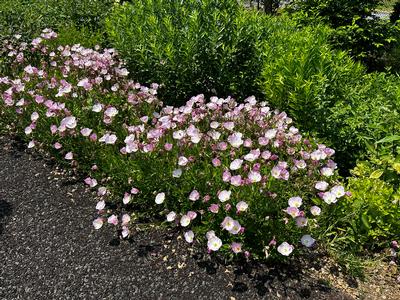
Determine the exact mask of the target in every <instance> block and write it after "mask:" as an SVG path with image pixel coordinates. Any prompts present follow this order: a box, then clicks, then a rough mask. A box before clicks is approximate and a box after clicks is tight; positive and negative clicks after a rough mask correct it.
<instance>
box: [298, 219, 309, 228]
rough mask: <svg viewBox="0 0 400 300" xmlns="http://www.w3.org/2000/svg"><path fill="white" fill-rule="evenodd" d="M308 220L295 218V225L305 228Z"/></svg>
mask: <svg viewBox="0 0 400 300" xmlns="http://www.w3.org/2000/svg"><path fill="white" fill-rule="evenodd" d="M307 223H308V220H307V218H305V217H297V218H296V225H297V227H305V226H307Z"/></svg>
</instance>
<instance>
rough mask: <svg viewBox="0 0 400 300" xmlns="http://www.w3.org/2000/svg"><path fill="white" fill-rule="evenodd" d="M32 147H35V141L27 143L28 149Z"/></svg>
mask: <svg viewBox="0 0 400 300" xmlns="http://www.w3.org/2000/svg"><path fill="white" fill-rule="evenodd" d="M33 147H35V141H30V142H29V143H28V149H32V148H33Z"/></svg>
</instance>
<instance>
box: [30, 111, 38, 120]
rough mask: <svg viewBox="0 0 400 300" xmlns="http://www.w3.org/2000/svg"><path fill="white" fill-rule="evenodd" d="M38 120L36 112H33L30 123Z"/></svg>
mask: <svg viewBox="0 0 400 300" xmlns="http://www.w3.org/2000/svg"><path fill="white" fill-rule="evenodd" d="M38 119H39V114H38V113H37V112H36V111H34V112H33V113H32V114H31V121H32V122H35V121H37V120H38Z"/></svg>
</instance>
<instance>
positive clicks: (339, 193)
mask: <svg viewBox="0 0 400 300" xmlns="http://www.w3.org/2000/svg"><path fill="white" fill-rule="evenodd" d="M331 192H332V193H334V194H335V196H336V198H341V197H343V196H344V195H345V194H346V193H345V191H344V187H343V186H341V185H335V186H334V187H333V188H332V189H331Z"/></svg>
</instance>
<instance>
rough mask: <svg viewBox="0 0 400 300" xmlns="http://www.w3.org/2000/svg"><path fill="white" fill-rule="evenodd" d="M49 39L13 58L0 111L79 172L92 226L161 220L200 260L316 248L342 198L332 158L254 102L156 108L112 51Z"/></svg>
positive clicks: (124, 229)
mask: <svg viewBox="0 0 400 300" xmlns="http://www.w3.org/2000/svg"><path fill="white" fill-rule="evenodd" d="M55 36H56V34H55V33H53V32H52V31H50V30H46V31H45V32H44V33H43V35H42V37H40V38H38V39H35V40H33V41H32V43H31V45H30V46H29V47H26V48H24V49H23V51H30V52H39V53H40V59H39V60H37V61H36V64H35V65H34V64H33V62H31V61H25V60H24V59H21V60H19V61H18V66H19V68H20V70H22V72H21V74H18V73H17V72H16V73H14V74H12V75H13V76H16V77H13V78H10V77H3V78H0V91H1V93H2V97H1V99H2V101H3V103H1V104H0V110H1V111H2V113H3V114H6V115H7V116H8V119H7V120H9V124H13V125H14V126H15V128H16V130H19V132H20V133H22V134H24V135H25V136H26V137H27V140H28V142H29V147H34V146H35V145H36V143H38V142H40V143H42V145H43V146H50V147H51V148H52V149H53V151H55V153H56V155H58V156H59V157H60V159H63V160H65V161H67V162H69V163H70V164H71V165H72V166H74V167H80V168H81V169H82V170H83V171H85V172H86V173H88V175H89V176H88V177H87V178H86V179H85V183H86V184H87V185H88V186H90V187H91V188H94V189H97V195H98V197H99V198H100V199H99V201H98V203H97V204H96V210H97V213H98V217H97V218H96V219H95V220H94V221H93V226H94V227H95V228H96V229H99V228H101V227H102V226H103V224H104V223H108V224H112V225H113V226H117V227H118V228H119V229H120V231H121V235H122V237H127V236H128V235H129V234H130V231H129V228H130V224H132V223H133V222H135V218H134V217H133V216H134V215H135V214H134V212H135V210H138V211H141V212H146V213H154V214H156V213H159V212H161V213H162V214H164V215H165V222H166V223H168V224H170V225H171V226H179V227H182V230H183V232H184V238H185V240H186V241H187V242H188V243H194V242H195V241H204V242H205V244H206V245H207V248H208V251H209V252H212V251H221V250H223V251H226V252H230V253H233V254H239V253H243V255H245V256H249V255H251V254H254V255H256V256H257V255H260V253H263V254H264V253H265V255H267V256H269V255H271V254H273V255H277V254H278V253H279V254H280V255H283V256H288V255H290V254H291V253H292V252H293V251H295V250H296V249H301V248H302V247H308V248H309V247H313V246H314V244H315V243H316V240H315V236H314V235H313V233H314V232H316V231H317V230H318V218H319V216H320V215H321V214H323V213H326V211H327V210H328V208H329V206H330V205H332V204H334V203H335V202H337V201H338V200H340V198H342V197H344V196H346V191H345V190H344V188H343V186H341V185H340V184H339V183H338V182H337V180H336V175H335V172H336V171H335V169H336V164H335V162H334V161H333V160H332V156H333V154H334V150H332V149H330V148H329V147H326V146H325V145H322V144H317V143H315V142H314V141H312V140H309V139H305V138H303V137H302V135H301V134H300V133H299V130H298V129H297V128H296V127H294V126H293V124H292V120H291V119H290V118H289V117H288V116H287V115H286V114H285V113H284V112H280V111H278V110H273V109H271V108H270V107H269V106H268V105H267V103H266V102H258V101H257V100H256V99H255V98H254V97H249V98H247V99H245V100H244V101H243V102H242V103H238V102H236V101H235V100H234V99H233V98H230V97H228V98H226V99H222V98H218V97H212V98H211V99H209V101H206V99H205V98H204V96H203V95H198V96H195V97H193V98H191V99H190V100H189V101H188V102H187V103H186V104H185V105H184V106H182V107H172V106H164V105H163V104H162V102H161V101H160V100H158V99H157V96H156V95H157V87H158V85H157V84H152V86H151V87H150V88H147V87H144V86H141V85H140V84H138V83H135V82H134V81H132V80H130V79H128V77H127V75H128V71H127V69H126V68H125V67H124V65H123V63H122V62H121V61H120V60H118V57H117V54H116V52H115V51H114V50H113V49H106V50H104V51H103V52H99V49H86V48H83V47H81V46H80V45H73V46H60V47H57V48H56V49H52V48H51V47H50V46H48V45H47V44H46V43H45V41H46V40H47V39H50V38H54V37H55ZM10 48H11V49H9V51H10V53H12V55H19V50H20V48H18V49H19V50H18V51H17V50H15V49H14V48H13V47H12V46H10ZM21 53H22V56H23V57H26V56H27V55H25V54H24V52H21ZM10 55H11V54H10ZM118 197H120V199H118V201H116V202H117V203H116V204H117V205H113V206H112V205H108V203H110V201H112V199H115V198H118ZM313 236H314V237H313Z"/></svg>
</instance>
